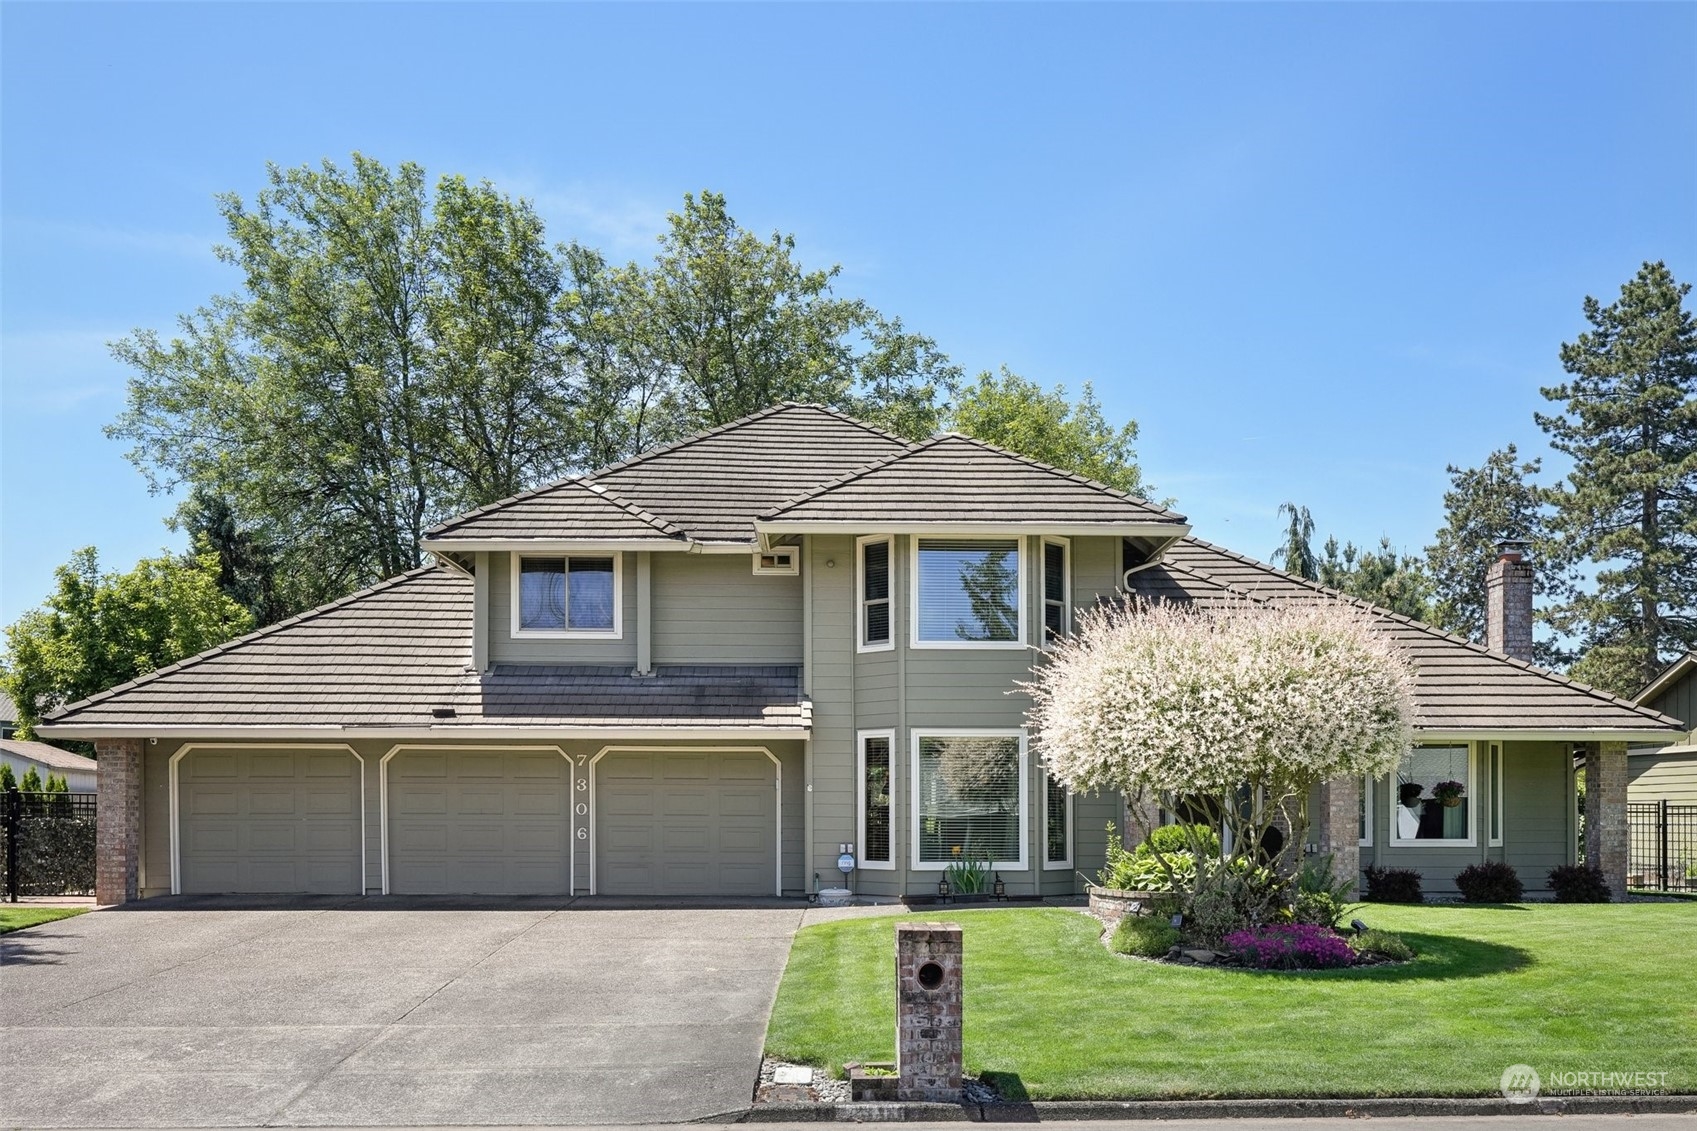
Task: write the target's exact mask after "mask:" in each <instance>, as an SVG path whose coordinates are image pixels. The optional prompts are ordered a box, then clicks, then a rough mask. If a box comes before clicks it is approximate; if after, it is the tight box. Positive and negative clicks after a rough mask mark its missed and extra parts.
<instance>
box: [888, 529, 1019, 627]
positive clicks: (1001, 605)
mask: <svg viewBox="0 0 1697 1131" xmlns="http://www.w3.org/2000/svg"><path fill="white" fill-rule="evenodd" d="M914 562H915V568H914V592H915V599H914V614H913V616H914V634H913V637H914V642H915V643H916V644H921V645H930V646H932V647H955V648H961V647H974V646H992V647H995V646H1000V647H1007V646H1013V647H1018V646H1019V644H1020V641H1021V640H1022V639H1023V638H1024V635H1025V633H1024V628H1025V623H1024V609H1023V604H1024V602H1023V601H1022V600H1021V595H1022V593H1023V590H1024V586H1023V584H1022V582H1021V578H1020V570H1021V561H1020V539H1018V538H919V539H916V540H915V548H914Z"/></svg>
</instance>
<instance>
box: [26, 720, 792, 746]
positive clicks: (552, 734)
mask: <svg viewBox="0 0 1697 1131" xmlns="http://www.w3.org/2000/svg"><path fill="white" fill-rule="evenodd" d="M36 733H37V734H41V735H45V736H47V737H50V738H74V739H79V740H82V741H87V742H92V741H95V740H97V739H102V738H146V739H150V740H158V739H181V740H186V739H209V738H231V739H236V738H240V739H266V740H272V741H280V740H300V741H322V740H323V739H326V738H338V739H343V740H348V739H358V738H370V739H414V738H433V739H442V740H446V741H453V740H454V739H459V738H467V739H470V738H528V739H535V740H537V741H548V742H553V741H560V740H564V739H601V738H636V739H643V740H661V739H669V738H678V739H690V740H694V741H704V740H717V739H727V738H737V739H754V738H780V739H785V738H787V739H804V738H807V737H809V736H810V735H811V734H812V729H811V728H810V727H807V726H737V727H732V726H724V727H633V726H564V727H561V726H482V725H478V724H475V723H460V724H458V725H453V724H449V725H446V726H416V727H378V726H373V727H346V726H337V725H334V724H328V725H325V726H228V725H226V726H193V725H185V724H183V723H172V724H168V725H155V726H136V725H134V724H127V723H59V724H50V723H48V724H43V725H41V726H38V727H36Z"/></svg>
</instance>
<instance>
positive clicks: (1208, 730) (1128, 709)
mask: <svg viewBox="0 0 1697 1131" xmlns="http://www.w3.org/2000/svg"><path fill="white" fill-rule="evenodd" d="M1413 684H1414V673H1413V670H1412V668H1411V667H1410V665H1409V662H1408V660H1407V659H1406V657H1405V656H1404V655H1403V653H1402V651H1401V650H1400V649H1399V648H1398V647H1397V646H1396V645H1395V643H1394V642H1393V641H1392V640H1391V639H1390V638H1389V636H1388V634H1385V633H1382V632H1376V631H1374V629H1373V627H1372V621H1371V619H1370V618H1369V616H1368V615H1367V614H1365V613H1364V612H1362V611H1361V610H1359V609H1357V608H1356V607H1354V606H1351V605H1348V604H1345V603H1343V602H1289V603H1285V604H1278V605H1267V604H1252V603H1248V602H1242V603H1236V604H1229V605H1222V606H1218V607H1214V608H1208V609H1201V608H1196V607H1191V606H1179V605H1171V604H1149V603H1137V604H1132V605H1128V606H1109V607H1105V608H1100V609H1095V610H1091V611H1089V612H1087V613H1085V614H1084V615H1083V616H1081V617H1080V618H1079V619H1078V624H1077V630H1076V632H1075V633H1074V634H1073V635H1072V636H1070V637H1067V638H1066V639H1064V640H1061V641H1059V642H1057V643H1056V644H1055V646H1054V648H1053V650H1052V651H1051V652H1050V653H1049V657H1048V661H1047V662H1046V663H1045V664H1043V665H1042V666H1041V667H1039V668H1038V669H1037V671H1036V673H1035V676H1034V678H1033V679H1032V680H1031V681H1030V682H1028V683H1025V684H1022V685H1021V686H1022V688H1023V689H1024V690H1025V691H1026V692H1027V693H1028V694H1030V696H1031V698H1032V706H1031V708H1030V710H1029V711H1028V712H1027V716H1026V721H1027V723H1028V724H1029V725H1030V728H1031V733H1032V745H1033V749H1034V750H1036V752H1037V753H1038V755H1039V756H1040V757H1041V758H1042V759H1043V762H1044V765H1046V766H1047V767H1048V770H1049V773H1050V774H1051V775H1052V776H1053V777H1054V778H1055V779H1056V780H1057V781H1060V782H1061V783H1063V784H1064V785H1065V786H1066V787H1067V788H1068V789H1070V790H1073V791H1074V792H1109V793H1118V794H1124V795H1126V796H1127V797H1129V798H1132V799H1133V806H1132V814H1133V821H1134V823H1137V824H1141V825H1142V826H1143V827H1142V828H1141V831H1142V833H1143V834H1144V835H1145V836H1147V834H1148V832H1149V828H1148V827H1147V821H1148V811H1147V810H1148V808H1149V806H1147V805H1144V804H1142V802H1144V801H1145V800H1149V801H1153V802H1155V803H1157V804H1159V805H1160V806H1161V807H1163V808H1165V809H1166V810H1167V811H1168V812H1183V813H1187V814H1189V815H1190V816H1189V819H1207V820H1209V821H1210V823H1216V822H1217V823H1218V824H1219V825H1220V826H1222V831H1223V832H1224V833H1226V834H1228V835H1226V836H1225V837H1223V840H1225V841H1226V842H1229V843H1230V844H1231V846H1232V847H1231V849H1230V851H1229V852H1228V853H1227V855H1228V856H1231V857H1233V858H1236V859H1237V860H1239V861H1241V862H1242V863H1245V864H1249V863H1262V862H1264V863H1270V864H1273V865H1274V866H1275V868H1277V867H1279V866H1280V865H1281V863H1282V861H1283V860H1285V859H1288V858H1293V857H1294V856H1295V855H1296V854H1297V853H1298V852H1299V851H1300V848H1299V846H1300V844H1301V842H1302V841H1303V839H1304V838H1305V836H1306V831H1307V815H1306V805H1307V799H1308V794H1309V791H1310V790H1311V789H1312V788H1313V787H1314V786H1316V785H1318V784H1319V783H1321V782H1323V781H1326V780H1328V779H1331V778H1338V777H1346V776H1356V775H1360V774H1367V775H1370V776H1374V777H1377V776H1379V775H1381V774H1385V773H1389V772H1390V771H1391V770H1393V769H1394V768H1395V767H1396V765H1397V762H1398V760H1399V759H1400V758H1401V757H1402V755H1403V754H1404V753H1405V752H1406V751H1407V750H1408V747H1409V742H1410V737H1411V732H1410V721H1411V718H1412V715H1413ZM1198 815H1200V818H1199V816H1198ZM1280 825H1282V826H1283V830H1282V831H1284V832H1285V834H1286V835H1285V836H1284V839H1283V841H1282V843H1281V844H1280V847H1279V849H1278V850H1277V852H1271V851H1267V850H1266V849H1265V846H1267V845H1268V844H1269V843H1271V840H1272V838H1271V837H1270V830H1272V829H1273V828H1274V827H1275V826H1280ZM1204 851H1205V850H1203V849H1202V848H1201V847H1200V845H1197V846H1195V849H1194V854H1195V855H1197V856H1198V857H1200V856H1201V855H1203V854H1204ZM1156 855H1157V857H1158V858H1159V857H1160V856H1161V854H1160V853H1159V852H1157V853H1156ZM1250 858H1256V859H1254V860H1251V859H1250ZM1165 866H1167V865H1166V863H1165V861H1164V860H1163V867H1165ZM1240 870H1241V869H1240ZM1285 870H1286V871H1287V872H1288V870H1289V869H1288V868H1286V869H1285ZM1198 876H1199V878H1198V880H1197V882H1196V885H1195V890H1193V891H1192V893H1191V894H1192V897H1193V906H1194V907H1195V909H1196V913H1197V914H1198V915H1201V914H1202V913H1203V910H1204V904H1208V905H1211V906H1214V907H1215V909H1216V911H1218V908H1219V905H1221V904H1223V903H1229V904H1230V907H1229V908H1227V909H1226V910H1224V911H1223V912H1219V914H1218V916H1217V917H1218V918H1219V919H1220V923H1221V924H1222V925H1224V924H1229V923H1231V922H1233V921H1250V922H1253V921H1258V920H1259V919H1261V918H1262V916H1263V915H1264V914H1266V913H1268V912H1269V910H1270V908H1271V907H1272V905H1273V904H1274V903H1275V902H1276V901H1277V900H1278V899H1279V898H1282V892H1280V891H1277V890H1272V889H1267V890H1256V891H1253V892H1248V893H1247V894H1246V893H1243V892H1237V891H1224V889H1225V888H1227V887H1229V886H1230V885H1229V884H1228V883H1227V881H1228V880H1229V879H1230V877H1231V872H1230V871H1229V870H1228V869H1221V868H1218V867H1215V868H1203V869H1201V870H1200V872H1199V873H1198ZM1208 876H1214V877H1216V878H1218V879H1219V881H1220V883H1219V884H1216V885H1214V886H1215V887H1218V888H1221V889H1222V890H1221V891H1215V892H1212V893H1209V894H1208V895H1207V896H1206V898H1204V893H1203V891H1202V889H1203V888H1204V887H1207V886H1209V885H1210V883H1212V881H1210V880H1208V879H1207V878H1206V877H1208ZM1238 886H1239V887H1241V886H1242V885H1238Z"/></svg>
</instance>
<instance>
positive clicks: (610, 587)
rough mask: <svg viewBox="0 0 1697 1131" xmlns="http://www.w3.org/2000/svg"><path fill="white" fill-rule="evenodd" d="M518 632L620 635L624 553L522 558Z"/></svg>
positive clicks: (517, 582) (517, 573) (517, 579)
mask: <svg viewBox="0 0 1697 1131" xmlns="http://www.w3.org/2000/svg"><path fill="white" fill-rule="evenodd" d="M513 574H514V577H513V581H514V585H513V589H514V593H515V595H516V600H515V601H514V603H513V632H514V633H521V632H522V633H530V634H537V635H556V636H566V635H570V636H607V637H616V636H618V635H619V555H617V554H613V555H610V556H607V555H603V556H598V557H597V556H588V555H584V556H578V555H575V554H574V555H570V556H564V557H516V558H515V561H514V566H513Z"/></svg>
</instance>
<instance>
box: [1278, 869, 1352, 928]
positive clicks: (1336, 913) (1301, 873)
mask: <svg viewBox="0 0 1697 1131" xmlns="http://www.w3.org/2000/svg"><path fill="white" fill-rule="evenodd" d="M1354 886H1355V882H1354V880H1353V879H1342V878H1340V877H1339V876H1338V875H1337V874H1336V872H1335V871H1334V870H1333V863H1332V857H1331V854H1330V853H1328V854H1326V855H1325V856H1316V857H1313V858H1311V859H1308V860H1305V861H1303V862H1302V867H1301V868H1300V869H1299V870H1298V871H1297V873H1296V891H1295V895H1294V897H1293V899H1292V900H1291V908H1290V917H1291V921H1292V922H1295V923H1311V924H1313V925H1314V926H1317V927H1335V926H1337V925H1338V923H1339V922H1341V921H1342V920H1343V917H1344V916H1345V915H1346V914H1348V913H1349V906H1350V900H1349V891H1350V889H1351V888H1353V887H1354Z"/></svg>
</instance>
